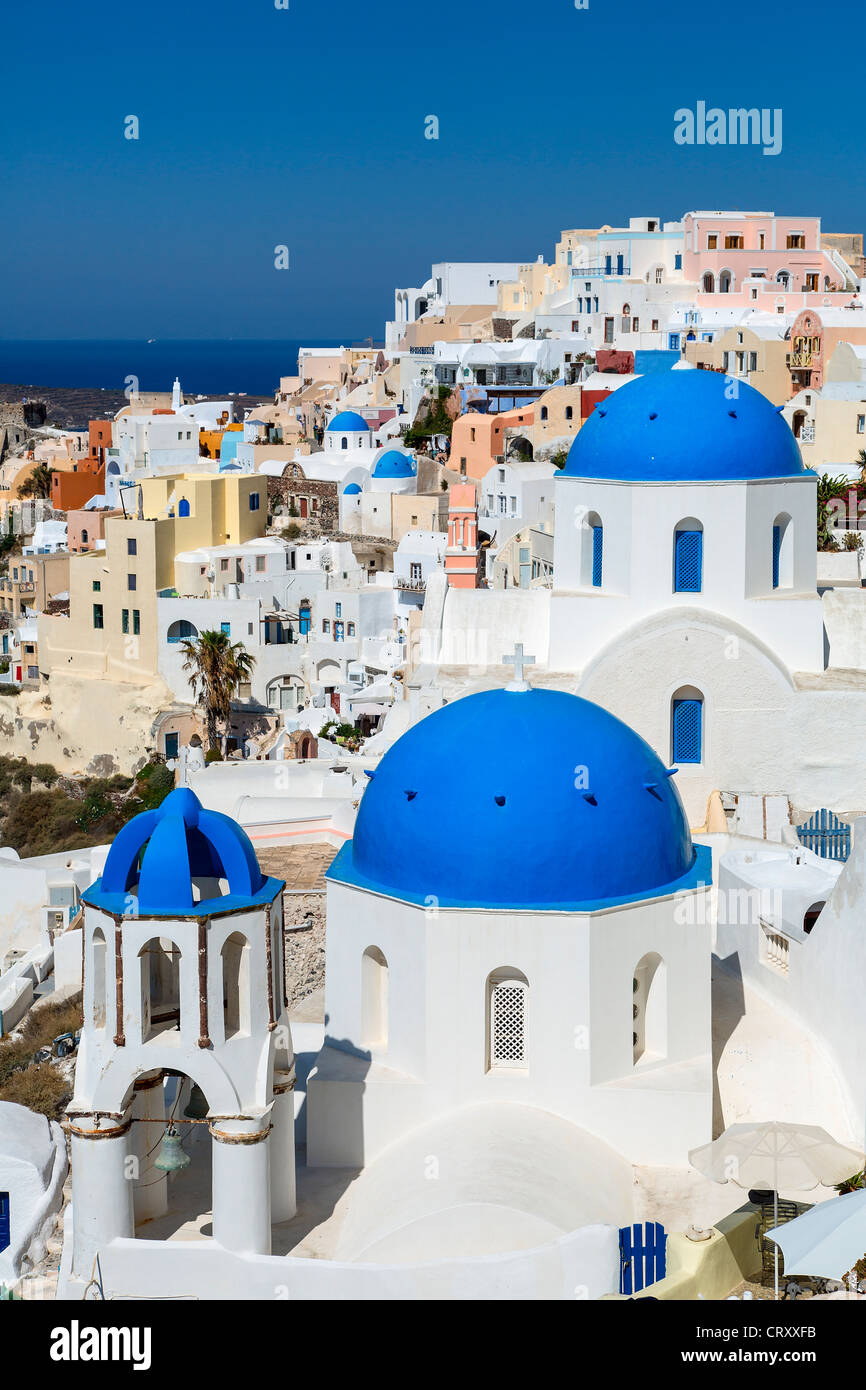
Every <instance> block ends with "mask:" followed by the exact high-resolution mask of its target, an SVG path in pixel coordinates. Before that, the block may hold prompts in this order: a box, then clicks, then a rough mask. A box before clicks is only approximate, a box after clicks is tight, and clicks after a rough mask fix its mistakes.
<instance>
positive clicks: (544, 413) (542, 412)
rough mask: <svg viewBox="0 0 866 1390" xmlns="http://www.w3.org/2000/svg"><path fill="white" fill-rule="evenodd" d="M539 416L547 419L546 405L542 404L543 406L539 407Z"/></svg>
mask: <svg viewBox="0 0 866 1390" xmlns="http://www.w3.org/2000/svg"><path fill="white" fill-rule="evenodd" d="M541 418H542V420H546V419H547V406H546V405H543V406H542V407H541Z"/></svg>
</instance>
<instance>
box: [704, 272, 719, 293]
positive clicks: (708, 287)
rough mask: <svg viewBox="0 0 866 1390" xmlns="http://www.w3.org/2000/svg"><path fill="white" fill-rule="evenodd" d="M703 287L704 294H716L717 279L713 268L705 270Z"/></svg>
mask: <svg viewBox="0 0 866 1390" xmlns="http://www.w3.org/2000/svg"><path fill="white" fill-rule="evenodd" d="M701 289H702V290H703V292H704V294H715V292H716V280H715V276H714V275H713V272H712V271H711V270H705V271H704V278H703V280H702V281H701Z"/></svg>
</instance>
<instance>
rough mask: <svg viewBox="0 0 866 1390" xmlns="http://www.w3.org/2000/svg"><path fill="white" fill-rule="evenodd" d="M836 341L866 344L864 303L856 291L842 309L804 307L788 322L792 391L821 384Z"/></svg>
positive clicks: (837, 342) (836, 345) (836, 344)
mask: <svg viewBox="0 0 866 1390" xmlns="http://www.w3.org/2000/svg"><path fill="white" fill-rule="evenodd" d="M839 343H852V344H854V345H855V346H856V347H862V346H866V307H864V305H863V304H862V302H861V300H860V296H859V295H855V296H853V297H852V296H850V295H849V296H848V302H847V304H846V305H845V306H844V307H843V308H841V309H838V308H837V309H822V310H820V312H819V311H818V310H817V309H804V310H803V311H802V312H801V313H799V314H798V315H797V317H796V318H795V319H794V322H793V324H792V325H791V352H790V357H789V361H788V366H789V367H790V371H791V383H792V386H793V389H794V390H795V391H798V390H802V389H803V387H804V386H812V387H815V389H818V388H819V387H821V386H823V385H824V380H825V374H826V371H827V363H828V362H829V361H830V358H831V357H832V356H833V352H834V350H835V348H837V347H838V345H839Z"/></svg>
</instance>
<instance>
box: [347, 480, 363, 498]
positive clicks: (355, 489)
mask: <svg viewBox="0 0 866 1390" xmlns="http://www.w3.org/2000/svg"><path fill="white" fill-rule="evenodd" d="M360 491H361V488H360V485H359V484H358V483H349V485H348V487H344V488H343V496H344V497H354V496H355V495H356V493H359V492H360Z"/></svg>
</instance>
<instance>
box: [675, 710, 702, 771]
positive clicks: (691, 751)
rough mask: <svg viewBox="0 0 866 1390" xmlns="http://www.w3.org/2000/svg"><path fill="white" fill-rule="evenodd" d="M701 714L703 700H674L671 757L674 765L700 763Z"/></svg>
mask: <svg viewBox="0 0 866 1390" xmlns="http://www.w3.org/2000/svg"><path fill="white" fill-rule="evenodd" d="M703 712H704V702H703V700H674V702H673V739H672V743H673V748H672V756H673V761H674V762H675V763H699V762H700V761H701V744H702V740H703V729H702V725H703Z"/></svg>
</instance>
